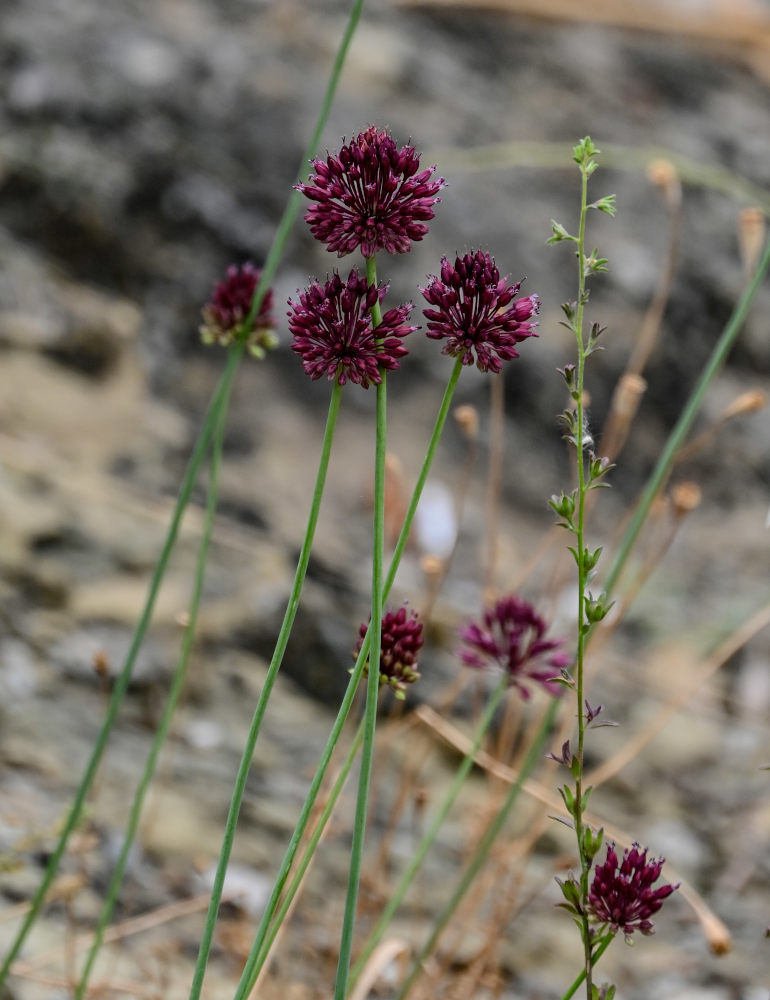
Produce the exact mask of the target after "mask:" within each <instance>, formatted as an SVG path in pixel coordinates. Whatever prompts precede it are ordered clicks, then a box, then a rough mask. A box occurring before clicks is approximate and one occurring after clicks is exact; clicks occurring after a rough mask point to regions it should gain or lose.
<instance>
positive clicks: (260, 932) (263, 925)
mask: <svg viewBox="0 0 770 1000" xmlns="http://www.w3.org/2000/svg"><path fill="white" fill-rule="evenodd" d="M461 371H462V362H461V360H460V359H459V358H458V359H457V361H456V362H455V364H454V367H453V368H452V373H451V375H450V377H449V381H448V383H447V386H446V389H445V390H444V395H443V398H442V400H441V405H440V406H439V410H438V414H437V415H436V421H435V423H434V425H433V431H432V433H431V438H430V441H429V443H428V448H427V450H426V452H425V458H424V459H423V463H422V467H421V468H420V472H419V475H418V477H417V481H416V483H415V486H414V490H413V492H412V498H411V500H410V502H409V506H408V508H407V512H406V515H405V517H404V523H403V526H402V528H401V533H400V535H399V537H398V541H397V542H396V545H395V548H394V550H393V556H392V558H391V562H390V568H389V569H388V573H387V575H386V577H385V582H384V585H383V595H382V599H383V603H384V601H386V600H387V598H388V595H389V593H390V591H391V588H392V586H393V582H394V580H395V578H396V573H397V571H398V567H399V564H400V562H401V557H402V556H403V554H404V549H405V548H406V543H407V539H408V538H409V532H410V531H411V528H412V523H413V521H414V515H415V512H416V510H417V506H418V504H419V502H420V497H421V496H422V491H423V488H424V486H425V482H426V480H427V478H428V473H429V472H430V468H431V465H432V463H433V458H434V456H435V454H436V448H437V446H438V442H439V439H440V437H441V433H442V431H443V429H444V425H445V424H446V419H447V416H448V414H449V408H450V406H451V403H452V397H453V396H454V391H455V388H456V387H457V380H458V379H459V377H460V372H461ZM371 631H372V626H371V622H370V623H369V627H368V629H367V632H366V635H365V636H364V640H363V643H362V645H361V649H360V651H359V653H358V657H357V659H356V664H355V667H354V668H353V672H352V675H351V678H350V682H349V683H348V687H347V690H346V692H345V695H344V697H343V700H342V703H341V705H340V709H339V712H338V713H337V718H336V719H335V721H334V725H333V726H332V729H331V731H330V733H329V738H328V739H327V741H326V745H325V747H324V749H323V751H322V753H321V757H320V759H319V762H318V767H317V768H316V772H315V774H314V776H313V780H312V782H311V784H310V788H309V789H308V793H307V796H306V798H305V802H304V804H303V806H302V810H301V812H300V816H299V819H298V820H297V825H296V827H295V828H294V833H293V834H292V837H291V840H290V842H289V846H288V847H287V849H286V852H285V854H284V857H283V861H282V862H281V867H280V869H279V872H278V875H277V876H276V880H275V884H274V886H273V891H272V893H271V895H270V899H269V900H268V903H267V906H266V907H265V912H264V914H263V915H262V919H261V921H260V924H259V927H258V929H257V933H256V936H255V939H254V943H253V945H252V948H251V951H250V953H249V957H248V959H247V961H246V965H245V967H244V970H243V974H242V975H241V980H240V982H239V984H238V989H237V991H236V994H235V1000H246V997H248V995H249V993H250V992H251V989H252V988H253V986H254V983H255V982H256V979H257V976H258V975H259V971H260V969H261V967H262V963H263V961H264V957H265V955H266V952H265V949H264V947H263V946H264V943H265V940H266V936H267V932H268V927H269V926H270V921H271V920H272V919H273V915H274V914H275V911H276V907H277V906H278V900H279V898H280V895H281V892H282V891H283V888H284V886H285V885H286V880H287V878H288V875H289V871H290V869H291V866H292V864H293V862H294V858H295V856H296V853H297V849H298V847H299V842H300V840H301V839H302V837H303V835H304V833H305V830H306V828H307V824H308V821H309V819H310V813H311V811H312V808H313V805H314V804H315V800H316V798H317V796H318V791H319V789H320V787H321V783H322V781H323V779H324V776H325V774H326V771H327V769H328V767H329V762H330V761H331V758H332V754H333V752H334V748H335V747H336V745H337V742H338V741H339V738H340V735H341V733H342V729H343V727H344V725H345V721H346V720H347V717H348V714H349V713H350V708H351V706H352V704H353V697H354V695H355V693H356V689H357V687H358V682H359V681H360V679H361V674H362V673H363V669H364V664H365V663H366V661H367V658H368V656H369V643H370V637H371ZM281 919H283V917H282V918H281ZM278 927H279V923H278V921H277V920H276V921H275V922H274V924H273V926H272V927H270V933H271V935H273V936H275V932H277V930H278Z"/></svg>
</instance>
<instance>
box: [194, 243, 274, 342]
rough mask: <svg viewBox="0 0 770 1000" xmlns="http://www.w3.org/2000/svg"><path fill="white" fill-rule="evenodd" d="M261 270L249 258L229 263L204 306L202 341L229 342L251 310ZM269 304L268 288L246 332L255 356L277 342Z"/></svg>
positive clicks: (269, 294) (271, 306)
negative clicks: (241, 262) (238, 265)
mask: <svg viewBox="0 0 770 1000" xmlns="http://www.w3.org/2000/svg"><path fill="white" fill-rule="evenodd" d="M261 274H262V271H261V270H260V268H258V267H255V266H254V265H253V264H252V263H250V262H248V261H247V262H246V263H245V264H243V265H242V266H241V267H237V266H236V265H235V264H231V266H230V267H228V269H227V275H226V277H225V280H224V281H220V282H219V283H218V284H217V285H215V286H214V292H213V294H212V296H211V301H210V302H208V303H207V304H206V305H205V306H204V307H203V325H202V326H201V328H200V334H201V339H202V340H203V343H204V344H213V343H218V344H222V345H224V346H225V347H227V346H228V345H229V344H232V342H233V341H234V340H235V339H236V336H237V335H238V334H239V333H240V332H241V327H242V325H243V321H244V320H245V319H246V318H247V317H248V315H249V313H250V311H251V303H252V300H253V299H254V292H255V291H256V288H257V284H258V282H259V278H260V275H261ZM272 308H273V293H272V291H271V289H269V288H268V290H267V292H266V293H265V297H264V298H263V299H262V305H261V306H260V308H259V312H258V313H257V315H256V316H255V317H254V320H253V322H252V323H251V328H250V329H249V331H248V333H247V334H246V343H247V345H248V348H249V350H250V351H251V353H252V354H255V355H256V356H257V357H264V353H265V350H266V349H268V348H272V347H275V346H276V344H277V339H276V336H275V334H274V332H273V326H274V325H275V321H274V320H273V314H272Z"/></svg>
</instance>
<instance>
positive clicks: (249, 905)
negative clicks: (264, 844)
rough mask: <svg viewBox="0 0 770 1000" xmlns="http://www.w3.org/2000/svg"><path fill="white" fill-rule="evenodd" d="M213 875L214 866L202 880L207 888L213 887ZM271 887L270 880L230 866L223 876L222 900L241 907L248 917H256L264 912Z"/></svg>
mask: <svg viewBox="0 0 770 1000" xmlns="http://www.w3.org/2000/svg"><path fill="white" fill-rule="evenodd" d="M215 875H216V865H212V866H211V867H210V868H207V869H206V871H205V872H204V874H203V880H204V882H205V883H206V887H207V888H209V889H211V888H212V887H213V885H214V876H215ZM271 887H272V881H271V879H269V878H266V877H265V876H264V875H260V874H259V872H255V871H254V870H253V869H252V868H246V867H245V865H233V864H231V865H230V866H229V868H228V869H227V874H226V875H225V884H224V887H223V890H222V898H223V899H227V900H230V901H231V902H233V903H235V904H236V905H237V906H240V907H242V908H243V909H244V910H245V911H246V912H247V913H248V914H249V915H250V916H252V917H258V916H259V915H260V914H261V913H263V912H264V909H265V906H266V904H267V900H268V897H269V895H270V889H271Z"/></svg>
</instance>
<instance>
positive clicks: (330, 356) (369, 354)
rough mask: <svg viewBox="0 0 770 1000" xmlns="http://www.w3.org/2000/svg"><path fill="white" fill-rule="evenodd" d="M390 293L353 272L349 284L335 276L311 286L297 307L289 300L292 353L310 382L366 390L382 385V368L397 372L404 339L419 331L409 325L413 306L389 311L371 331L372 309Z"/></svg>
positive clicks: (335, 274)
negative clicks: (349, 384)
mask: <svg viewBox="0 0 770 1000" xmlns="http://www.w3.org/2000/svg"><path fill="white" fill-rule="evenodd" d="M386 291H387V285H380V286H379V287H375V286H374V285H369V284H367V280H366V278H365V277H364V276H363V275H360V274H359V273H358V271H356V269H355V268H353V270H352V271H351V272H350V274H349V275H348V278H347V281H343V280H342V278H340V276H339V274H337V272H336V271H335V273H334V274H333V275H332V277H331V278H329V279H328V280H327V281H326V282H325V284H323V285H322V284H321V283H320V282H319V281H313V282H312V283H311V284H310V286H309V287H308V288H306V289H305V291H304V292H300V294H299V302H294V301H292V300H291V299H289V305H290V306H291V310H290V311H289V313H288V316H289V329H290V330H291V332H292V333H293V334H294V343H293V344H292V345H291V349H292V350H293V351H296V353H297V354H299V356H300V358H301V359H302V367H303V368H304V369H305V371H306V372H307V374H308V375H309V376H310V377H311V378H312V379H316V378H321V376H322V375H325V376H326V377H327V378H328V379H329V381H330V382H331V381H334V380H335V379H336V380H337V381H338V382H339V384H340V385H344V384H345V383H346V382H347V381H348V380H350V381H351V382H356V383H357V384H358V385H362V386H363V387H364V388H365V389H368V388H369V384H370V383H372V382H373V383H374V384H375V385H377V384H379V383H380V382H381V381H382V376H381V374H380V368H385V369H387V370H388V371H394V370H395V369H396V368H398V365H399V359H400V358H402V357H403V356H404V355H405V354H406V353H407V350H406V348H405V347H404V345H403V343H402V338H403V337H405V336H407V334H409V333H412V332H413V331H414V330H416V329H417V327H416V326H409V325H408V324H407V323H406V320H407V319H408V318H409V314H410V312H411V311H412V308H413V306H412V303H411V302H408V303H406V304H405V305H403V306H398V307H397V308H396V309H389V310H388V312H386V313H385V315H384V316H383V317H382V322H381V323H380V324H379V326H377V327H376V328H374V327H373V325H372V314H371V311H372V306H374V304H375V303H376V302H381V301H382V299H383V298H384V296H385V292H386Z"/></svg>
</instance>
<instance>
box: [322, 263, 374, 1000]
mask: <svg viewBox="0 0 770 1000" xmlns="http://www.w3.org/2000/svg"><path fill="white" fill-rule="evenodd" d="M366 279H367V282H368V283H369V285H370V286H371V285H374V286H375V287H376V286H377V268H376V258H374V257H368V258H367V260H366ZM381 322H382V311H381V309H380V303H379V300H377V301H375V303H374V305H373V306H372V326H373V327H375V328H376V327H378V326H379V325H380V323H381ZM386 433H387V395H386V377H385V370H384V369H383V368H380V382H379V384H378V386H377V431H376V441H375V460H374V548H373V553H372V617H371V629H370V631H369V646H370V654H369V674H368V678H367V685H366V708H365V710H364V742H363V747H362V749H361V769H360V771H359V779H358V798H357V800H356V813H355V819H354V823H353V843H352V845H351V848H350V868H349V871H348V890H347V896H346V899H345V913H344V916H343V919H342V936H341V939H340V954H339V959H338V962H337V979H336V984H335V987H334V1000H345V997H346V995H347V983H348V974H349V971H350V954H351V951H352V949H353V931H354V928H355V920H356V907H357V903H358V887H359V883H360V880H361V864H362V859H363V852H364V837H365V833H366V813H367V807H368V804H369V787H370V784H371V776H372V761H373V759H374V732H375V727H376V722H377V697H378V695H379V690H380V642H381V638H382V634H381V633H382V603H383V599H382V592H383V581H382V570H383V562H384V550H385V442H386Z"/></svg>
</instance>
